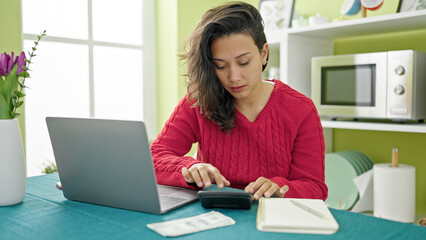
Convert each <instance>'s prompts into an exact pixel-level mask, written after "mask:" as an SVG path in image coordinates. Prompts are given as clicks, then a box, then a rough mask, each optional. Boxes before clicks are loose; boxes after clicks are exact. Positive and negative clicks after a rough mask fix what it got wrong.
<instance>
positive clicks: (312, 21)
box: [309, 13, 328, 26]
mask: <svg viewBox="0 0 426 240" xmlns="http://www.w3.org/2000/svg"><path fill="white" fill-rule="evenodd" d="M324 23H328V17H326V16H321V14H319V13H317V14H316V15H315V16H311V17H309V26H316V25H320V24H324Z"/></svg>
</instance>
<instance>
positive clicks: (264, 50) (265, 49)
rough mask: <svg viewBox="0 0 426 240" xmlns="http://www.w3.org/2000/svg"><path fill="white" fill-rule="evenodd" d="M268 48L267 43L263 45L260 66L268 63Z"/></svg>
mask: <svg viewBox="0 0 426 240" xmlns="http://www.w3.org/2000/svg"><path fill="white" fill-rule="evenodd" d="M268 49H269V46H268V43H265V44H263V48H262V64H263V65H265V64H266V63H267V61H268V54H269V50H268Z"/></svg>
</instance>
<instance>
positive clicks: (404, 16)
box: [266, 10, 426, 44]
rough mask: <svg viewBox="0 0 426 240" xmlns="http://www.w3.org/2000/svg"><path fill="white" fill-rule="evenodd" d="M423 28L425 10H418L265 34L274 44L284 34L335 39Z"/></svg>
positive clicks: (425, 17) (269, 41)
mask: <svg viewBox="0 0 426 240" xmlns="http://www.w3.org/2000/svg"><path fill="white" fill-rule="evenodd" d="M424 28H426V10H418V11H412V12H403V13H394V14H388V15H382V16H375V17H366V18H359V19H351V20H343V21H340V22H331V23H326V24H322V25H317V26H307V27H301V28H290V29H284V30H277V31H273V32H266V36H267V39H268V43H270V44H276V43H279V42H281V41H283V40H284V38H285V35H286V34H287V35H289V36H300V37H314V38H323V39H335V38H342V37H353V36H362V35H369V34H378V33H390V32H399V31H408V30H415V29H424Z"/></svg>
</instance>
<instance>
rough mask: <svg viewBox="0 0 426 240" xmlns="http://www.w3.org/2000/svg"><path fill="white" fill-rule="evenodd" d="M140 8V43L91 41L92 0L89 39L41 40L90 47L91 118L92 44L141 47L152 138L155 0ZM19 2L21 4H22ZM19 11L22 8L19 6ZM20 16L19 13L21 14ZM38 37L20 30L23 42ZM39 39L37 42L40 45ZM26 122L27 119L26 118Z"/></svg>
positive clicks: (147, 119) (145, 113) (151, 136)
mask: <svg viewBox="0 0 426 240" xmlns="http://www.w3.org/2000/svg"><path fill="white" fill-rule="evenodd" d="M141 1H142V9H143V12H142V14H143V19H142V21H143V24H142V26H143V28H144V29H143V39H142V44H141V45H132V44H121V43H110V42H102V41H94V40H93V31H92V29H93V22H92V0H87V4H88V39H87V40H82V39H74V38H64V37H54V36H49V35H46V36H45V37H43V39H42V42H57V43H68V44H79V45H86V46H88V49H89V54H88V56H89V90H90V99H89V101H90V104H89V105H90V117H94V116H95V114H94V112H95V109H94V102H95V101H94V71H93V49H94V47H95V46H103V47H115V48H127V49H137V50H142V57H143V63H144V66H143V93H142V94H143V104H144V105H143V116H144V120H143V121H144V122H145V124H146V127H147V132H148V138H149V139H150V140H152V139H154V138H155V137H156V135H157V94H156V93H157V86H156V85H157V84H156V82H157V81H156V79H157V78H156V44H155V43H156V41H155V36H156V24H155V23H156V21H155V11H156V8H155V0H141ZM21 5H22V4H21ZM21 12H22V8H21ZM21 15H22V14H21ZM34 39H37V34H27V33H22V45H23V43H24V41H26V40H32V41H33V40H34ZM42 42H41V43H40V44H42ZM26 121H27V120H26Z"/></svg>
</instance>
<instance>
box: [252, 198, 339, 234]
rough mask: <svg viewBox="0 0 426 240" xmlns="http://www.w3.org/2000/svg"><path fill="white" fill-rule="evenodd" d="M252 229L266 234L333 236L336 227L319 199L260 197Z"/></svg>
mask: <svg viewBox="0 0 426 240" xmlns="http://www.w3.org/2000/svg"><path fill="white" fill-rule="evenodd" d="M256 227H257V229H258V230H260V231H266V232H287V233H308V234H333V233H335V232H337V230H338V229H339V224H338V223H337V222H336V220H335V219H334V217H333V215H332V214H331V212H330V210H329V209H328V208H327V206H326V205H325V203H324V201H322V200H320V199H300V198H260V199H259V206H258V210H257V219H256Z"/></svg>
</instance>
